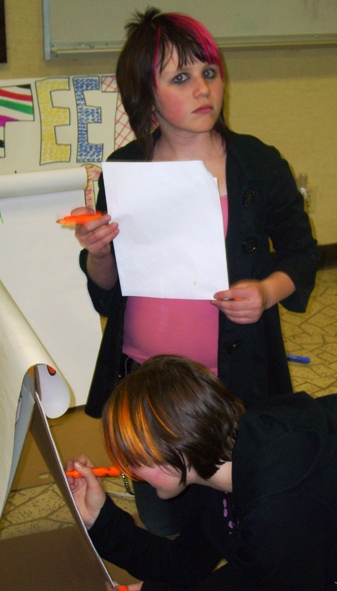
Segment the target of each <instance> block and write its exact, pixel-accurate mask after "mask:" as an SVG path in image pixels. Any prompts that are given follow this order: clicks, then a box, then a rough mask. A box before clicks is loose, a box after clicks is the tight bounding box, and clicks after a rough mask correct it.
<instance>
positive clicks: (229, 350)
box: [227, 339, 242, 355]
mask: <svg viewBox="0 0 337 591" xmlns="http://www.w3.org/2000/svg"><path fill="white" fill-rule="evenodd" d="M241 345H242V341H241V339H240V340H238V341H235V343H232V344H231V345H229V346H228V347H227V353H228V355H233V353H235V351H237V350H238V349H240V347H241Z"/></svg>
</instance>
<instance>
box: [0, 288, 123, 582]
mask: <svg viewBox="0 0 337 591" xmlns="http://www.w3.org/2000/svg"><path fill="white" fill-rule="evenodd" d="M46 367H52V368H53V369H54V370H55V371H56V373H55V374H54V375H57V376H58V377H57V379H58V380H59V381H58V382H52V379H53V377H54V376H53V377H51V381H50V382H49V381H48V379H45V372H44V370H45V369H46ZM55 383H56V385H57V387H55ZM67 390H68V388H67V385H66V384H65V382H64V380H63V378H62V377H61V376H60V374H59V372H58V370H57V367H55V364H54V363H53V361H52V359H51V358H50V357H49V355H48V353H47V351H46V350H45V349H44V347H43V345H42V343H41V342H40V341H39V340H38V338H37V337H36V335H35V334H34V332H33V330H32V329H31V327H30V326H29V324H28V322H27V321H26V319H25V317H24V316H23V315H22V313H21V311H20V310H19V309H18V307H17V306H16V304H15V302H14V301H13V299H12V298H11V296H10V295H9V293H8V292H7V290H6V288H5V286H4V285H3V283H1V282H0V417H1V418H0V421H1V424H0V471H1V476H2V478H1V485H0V518H1V516H2V514H3V510H4V508H5V505H6V502H7V499H8V495H9V492H10V489H11V484H12V482H13V478H14V475H15V471H16V468H17V466H18V463H19V459H20V456H21V453H22V450H23V448H24V443H25V439H26V436H27V433H28V432H29V431H30V432H31V433H32V435H33V437H34V440H35V442H36V444H37V446H38V448H39V451H40V452H41V455H42V457H43V459H44V461H45V462H46V465H47V467H48V470H49V472H50V473H51V475H52V476H53V478H54V481H55V483H56V485H57V486H58V488H59V491H60V492H61V494H62V496H63V499H64V501H65V503H66V505H67V507H68V508H69V510H70V512H71V515H72V517H73V520H74V524H73V526H69V527H65V528H63V529H58V530H53V531H49V532H42V533H39V534H32V535H27V536H19V537H18V538H11V539H10V540H1V541H0V554H1V562H2V567H1V590H2V591H26V590H27V589H34V591H45V590H46V589H48V591H59V590H60V589H62V591H93V590H95V591H100V590H101V591H106V585H105V584H106V583H110V584H111V585H112V581H111V578H110V576H109V574H108V571H107V569H106V568H105V566H104V564H103V562H102V561H101V559H100V558H99V556H98V554H97V553H96V550H95V549H94V547H93V545H92V543H91V540H90V538H89V536H88V534H87V531H86V528H85V526H84V524H83V522H82V519H81V517H80V515H79V513H78V510H77V507H76V505H75V503H74V500H73V497H72V493H71V491H70V488H69V486H68V482H67V479H66V477H65V475H64V469H63V466H62V463H61V460H60V457H59V454H58V451H57V448H56V446H55V443H54V441H53V438H52V435H51V432H50V429H49V425H48V421H47V418H46V412H45V408H47V409H49V412H50V414H51V415H53V416H54V417H55V416H57V412H59V413H60V414H63V413H64V412H65V411H66V410H67V408H68V405H69V396H68V397H67ZM68 394H69V392H68ZM58 397H59V398H60V400H58V399H57V398H58ZM50 398H53V399H54V400H50ZM44 407H45V408H44Z"/></svg>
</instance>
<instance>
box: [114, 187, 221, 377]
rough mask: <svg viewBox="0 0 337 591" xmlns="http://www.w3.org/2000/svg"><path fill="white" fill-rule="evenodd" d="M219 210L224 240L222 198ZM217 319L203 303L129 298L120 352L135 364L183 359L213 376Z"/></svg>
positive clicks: (216, 353)
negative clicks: (160, 358) (158, 358)
mask: <svg viewBox="0 0 337 591" xmlns="http://www.w3.org/2000/svg"><path fill="white" fill-rule="evenodd" d="M221 208H222V216H223V223H224V235H225V236H226V233H227V225H228V206H227V197H226V196H224V197H221ZM219 289H221V285H220V286H219ZM218 315H219V312H218V309H217V308H216V307H215V306H213V305H212V304H211V303H210V302H209V301H207V300H174V299H164V298H142V297H131V296H129V297H128V299H127V304H126V312H125V321H124V342H123V352H124V353H125V354H126V355H128V356H129V357H131V358H132V359H134V360H135V361H137V362H138V363H143V362H144V361H145V360H146V359H148V358H149V357H152V356H153V355H159V354H162V353H163V354H171V355H184V356H186V357H190V358H191V359H194V360H195V361H199V362H200V363H203V364H204V365H206V367H208V368H209V369H211V370H212V371H213V372H214V373H215V374H217V358H218V323H219V319H218Z"/></svg>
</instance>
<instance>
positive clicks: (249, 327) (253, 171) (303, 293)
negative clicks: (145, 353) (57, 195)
mask: <svg viewBox="0 0 337 591" xmlns="http://www.w3.org/2000/svg"><path fill="white" fill-rule="evenodd" d="M109 160H136V161H137V160H138V161H141V160H144V157H143V156H142V153H141V152H140V151H139V148H138V146H137V143H136V142H131V143H130V144H128V145H127V146H125V147H123V148H120V149H119V150H117V151H116V152H114V153H113V154H112V155H111V156H110V157H109ZM226 166H227V170H226V176H227V191H228V232H227V237H226V250H227V265H228V274H229V283H230V284H233V283H235V282H236V281H239V280H240V279H257V280H262V279H264V278H266V277H268V275H270V273H271V272H273V271H283V272H285V273H286V274H287V275H289V277H290V278H291V279H292V280H293V282H294V284H295V286H296V291H295V293H294V294H292V295H291V296H290V297H288V298H286V299H285V300H283V301H282V302H281V303H282V305H283V306H285V307H286V308H287V309H288V310H291V311H293V312H304V311H305V309H306V306H307V302H308V299H309V296H310V294H311V291H312V289H313V287H314V284H315V276H316V271H317V269H318V265H319V255H318V249H317V245H316V241H315V240H314V239H313V237H312V232H311V227H310V223H309V219H308V216H307V215H306V213H305V212H304V209H303V198H302V195H301V194H300V193H299V192H298V190H297V187H296V183H295V181H294V178H293V176H292V174H291V171H290V168H289V165H288V163H287V162H286V161H285V160H284V159H283V158H281V156H280V154H279V152H278V151H277V150H276V149H275V148H273V147H271V146H266V145H265V144H263V143H262V142H261V141H260V140H258V139H256V138H254V137H252V136H247V135H239V134H235V133H233V132H230V139H229V142H228V145H227V165H226ZM99 186H100V191H99V195H98V201H97V209H99V210H102V211H106V200H105V192H104V184H103V178H102V175H101V177H100V181H99ZM269 240H270V241H271V242H272V244H273V249H274V251H275V254H274V255H273V254H271V252H270V246H269ZM86 257H87V252H86V251H85V250H84V251H82V252H81V255H80V264H81V268H82V270H83V271H84V272H85V273H86ZM220 287H221V286H219V288H220ZM88 289H89V293H90V296H91V298H92V301H93V305H94V307H95V309H96V310H97V311H98V312H99V314H101V315H102V316H106V317H108V321H107V325H106V329H105V332H104V336H103V339H102V344H101V348H100V351H99V355H98V359H97V364H96V369H95V373H94V376H93V380H92V384H91V388H90V393H89V398H88V402H87V405H86V412H87V413H88V414H89V415H91V416H94V417H99V416H100V415H101V411H102V407H103V405H104V403H105V401H106V399H107V397H108V396H109V394H110V392H111V390H112V389H113V387H114V385H115V384H116V382H117V380H118V375H119V367H120V359H121V353H122V344H123V325H124V311H125V305H126V297H122V295H121V290H120V285H119V283H117V284H116V286H115V287H114V288H113V289H112V290H111V291H106V290H103V289H101V288H99V287H97V285H95V284H94V283H93V282H92V281H91V280H90V279H88ZM218 375H219V378H220V379H221V380H222V381H223V382H224V384H225V385H226V386H227V387H228V388H229V389H231V390H232V391H233V392H234V393H235V394H236V395H237V396H239V397H240V398H241V399H242V400H243V401H244V402H245V403H246V405H247V406H252V405H253V404H255V403H256V402H257V401H258V400H261V399H264V398H266V397H268V396H273V395H278V394H285V393H289V392H291V391H292V386H291V380H290V375H289V369H288V364H287V359H286V355H285V350H284V345H283V339H282V334H281V328H280V319H279V312H278V306H277V305H276V306H273V307H272V308H270V309H268V310H265V312H264V313H263V314H262V317H261V318H260V320H259V321H258V322H256V323H254V324H246V325H240V324H236V323H233V322H231V321H230V320H228V319H227V318H226V316H225V315H224V314H223V313H221V312H220V313H219V346H218Z"/></svg>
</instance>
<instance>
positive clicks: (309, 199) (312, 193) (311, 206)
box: [305, 183, 318, 213]
mask: <svg viewBox="0 0 337 591" xmlns="http://www.w3.org/2000/svg"><path fill="white" fill-rule="evenodd" d="M317 193H318V187H317V185H314V184H311V183H308V187H307V190H306V196H305V201H306V209H307V212H308V213H313V212H314V211H315V210H316V203H317Z"/></svg>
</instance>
